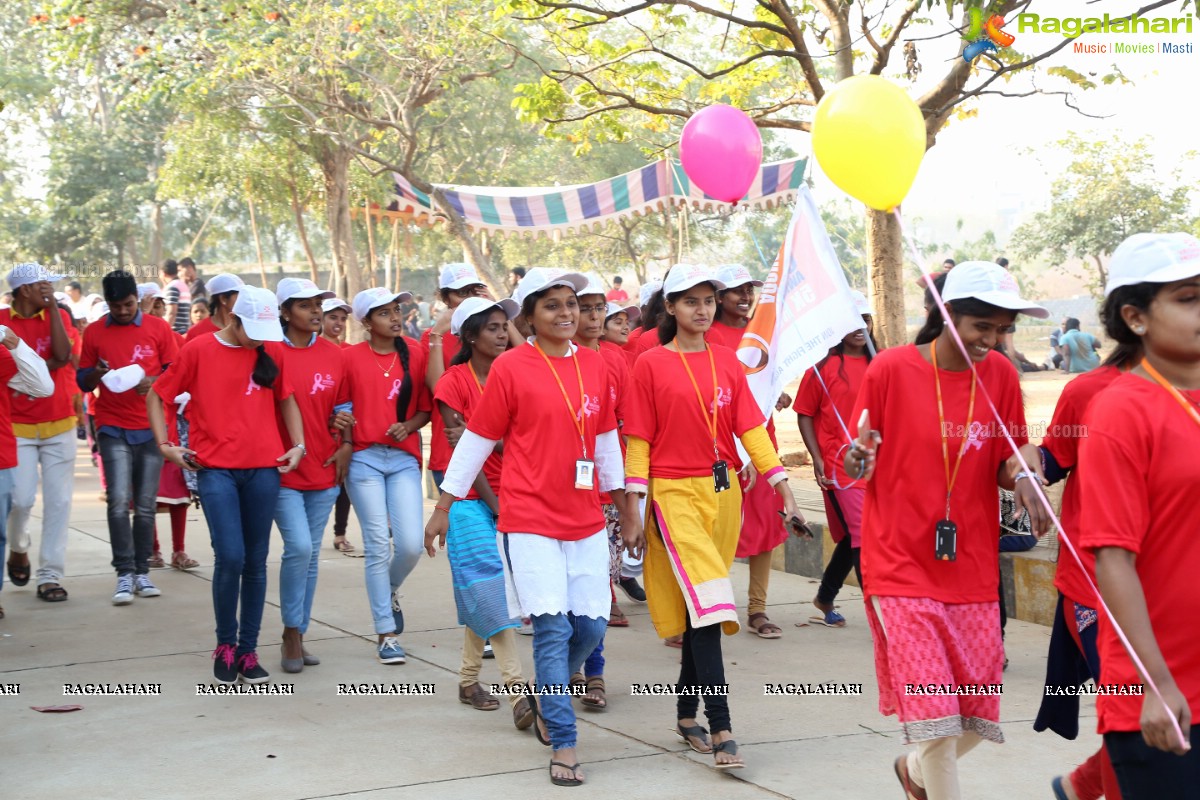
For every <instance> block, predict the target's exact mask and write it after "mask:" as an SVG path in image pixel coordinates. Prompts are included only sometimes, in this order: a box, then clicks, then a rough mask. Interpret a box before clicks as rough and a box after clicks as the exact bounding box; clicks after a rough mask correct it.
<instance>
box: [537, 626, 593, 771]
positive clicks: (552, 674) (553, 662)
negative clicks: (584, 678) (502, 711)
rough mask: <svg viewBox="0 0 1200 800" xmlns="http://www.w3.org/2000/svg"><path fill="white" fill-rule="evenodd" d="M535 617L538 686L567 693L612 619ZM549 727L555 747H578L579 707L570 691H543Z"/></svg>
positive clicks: (545, 713) (540, 699)
mask: <svg viewBox="0 0 1200 800" xmlns="http://www.w3.org/2000/svg"><path fill="white" fill-rule="evenodd" d="M532 620H533V669H534V674H535V675H536V676H537V689H538V691H539V692H541V691H542V690H543V689H544V688H545V687H547V686H553V687H561V689H559V691H563V692H565V691H566V690H567V688H568V685H569V684H570V681H571V675H573V674H574V673H576V672H578V671H579V668H580V667H581V666H583V660H584V659H585V658H587V657H588V655H589V654H590V653H591V652H592V651H593V650H595V649H596V645H597V644H599V642H600V640H601V639H602V638H603V637H604V631H605V629H606V628H607V627H608V620H606V619H603V618H596V619H593V618H592V617H577V616H575V615H574V614H537V615H535V616H534V617H532ZM537 699H538V702H539V705H540V706H541V712H542V716H543V717H545V718H546V730H547V731H549V733H550V742H551V744H552V745H553V747H554V749H555V750H566V749H568V748H571V747H574V746H575V710H574V709H573V708H572V707H571V697H570V695H567V694H543V695H540V696H539V697H538V698H537Z"/></svg>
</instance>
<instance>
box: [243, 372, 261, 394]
mask: <svg viewBox="0 0 1200 800" xmlns="http://www.w3.org/2000/svg"><path fill="white" fill-rule="evenodd" d="M261 388H262V387H261V386H259V385H258V384H257V383H255V382H254V378H253V377H251V378H250V383H248V384H247V385H246V397H249V396H250V393H251V392H257V391H258V390H259V389H261Z"/></svg>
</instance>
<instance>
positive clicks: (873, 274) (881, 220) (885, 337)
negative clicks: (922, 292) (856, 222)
mask: <svg viewBox="0 0 1200 800" xmlns="http://www.w3.org/2000/svg"><path fill="white" fill-rule="evenodd" d="M867 266H868V269H869V274H870V283H871V285H870V296H871V297H870V300H871V307H872V308H873V309H874V310H875V339H876V340H877V341H878V342H879V346H880V347H896V346H897V345H902V344H904V343H905V342H906V341H907V339H908V326H907V323H906V320H905V317H904V277H903V275H904V259H903V258H901V247H900V224H899V223H898V222H897V221H896V218H895V216H893V215H892V214H889V213H888V212H886V211H876V210H874V209H867Z"/></svg>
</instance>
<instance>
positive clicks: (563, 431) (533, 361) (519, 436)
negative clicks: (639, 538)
mask: <svg viewBox="0 0 1200 800" xmlns="http://www.w3.org/2000/svg"><path fill="white" fill-rule="evenodd" d="M575 355H576V358H578V362H579V372H580V374H581V375H582V376H583V394H584V398H583V399H582V400H581V398H580V396H579V376H578V375H576V373H575V359H572V358H570V357H566V358H553V357H550V356H547V358H549V359H550V364H551V365H552V367H553V369H554V371H555V372H556V373H558V377H559V380H560V381H561V382H562V386H563V389H564V390H565V391H566V393H567V398H568V399H569V400H570V401H571V407H572V408H574V409H579V408H580V407H581V406H582V408H583V419H584V445H585V446H586V447H587V457H588V458H590V459H595V456H596V436H597V435H598V434H601V433H605V432H607V431H611V430H614V429H615V428H616V426H617V422H616V417H615V415H614V414H613V408H612V402H611V401H610V399H609V393H608V391H607V386H608V371H607V368H606V367H605V365H604V359H603V357H601V356H600V354H598V353H594V352H592V351H591V350H585V349H584V348H576V350H575ZM550 368H551V367H547V366H546V363H545V362H544V361H543V360H542V356H541V355H540V354H539V353H538V351H537V350H536V349H534V347H533V345H531V344H528V343H527V344H522V345H518V346H517V347H514V348H513V349H512V350H509V351H508V352H507V353H504V354H502V355H501V356H500V357H499V358H497V359H496V360H495V362H493V364H492V369H491V372H490V373H489V374H488V381H487V385H486V386H484V387H483V397H482V399H481V400H480V401H479V402H480V405H479V409H478V410H476V411H475V414H474V416H473V417H472V418H471V419H470V421H469V422H468V424H467V428H468V429H469V430H471V431H473V432H475V433H477V434H479V435H480V436H482V437H484V438H485V439H503V440H504V464H503V468H502V470H501V476H502V482H503V485H504V502H503V503H501V505H500V519H499V520H498V522H497V523H496V527H497V528H498V529H499V530H501V531H503V532H505V533H536V534H540V535H542V536H548V537H550V538H552V539H560V540H563V541H575V540H578V539H584V538H586V537H588V536H591V535H592V534H594V533H596V532H597V531H599V530H600V529H601V528H603V527H604V514H603V513H602V512H601V510H600V492H599V488H598V485H599V478H598V476H597V479H596V481H595V483H596V484H597V488H594V489H592V490H591V491H583V490H581V489H576V488H575V462H576V461H578V460H579V459H581V458H583V451H582V448H581V447H580V443H579V428H577V427H576V423H575V419H574V418H573V417H572V415H571V414H570V413H569V412H568V411H567V403H566V401H564V400H563V396H562V391H560V390H559V381H556V380H554V378H553V377H552V376H551V375H550V374H549V371H550Z"/></svg>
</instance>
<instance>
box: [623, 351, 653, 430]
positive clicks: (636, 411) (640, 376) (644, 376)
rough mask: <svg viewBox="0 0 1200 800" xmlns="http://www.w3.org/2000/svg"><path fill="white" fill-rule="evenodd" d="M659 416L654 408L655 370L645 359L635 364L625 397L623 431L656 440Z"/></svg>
mask: <svg viewBox="0 0 1200 800" xmlns="http://www.w3.org/2000/svg"><path fill="white" fill-rule="evenodd" d="M657 430H658V417H657V413H656V411H655V408H654V370H653V369H651V367H650V364H648V363H647V362H646V361H644V360H639V361H638V362H637V363H636V364H634V366H633V375H632V376H631V377H630V379H629V390H628V391H627V392H626V399H625V421H624V428H623V430H622V432H623V433H624V434H625V435H626V436H637V437H638V438H639V439H645V440H646V441H647V442H650V441H653V440H654V433H655V431H657Z"/></svg>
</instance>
